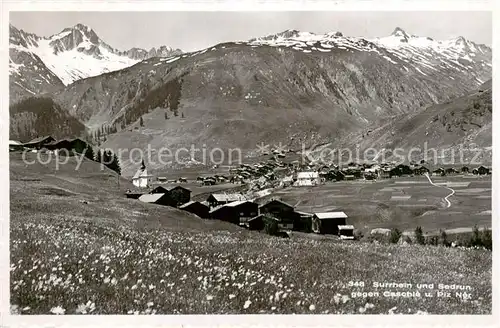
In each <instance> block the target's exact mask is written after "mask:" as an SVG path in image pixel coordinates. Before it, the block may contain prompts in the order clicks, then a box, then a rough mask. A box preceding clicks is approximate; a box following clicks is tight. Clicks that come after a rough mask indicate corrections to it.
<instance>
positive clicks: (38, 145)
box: [23, 136, 56, 149]
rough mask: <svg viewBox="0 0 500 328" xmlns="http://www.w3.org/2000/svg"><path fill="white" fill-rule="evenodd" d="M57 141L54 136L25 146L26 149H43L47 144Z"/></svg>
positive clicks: (27, 143) (30, 142)
mask: <svg viewBox="0 0 500 328" xmlns="http://www.w3.org/2000/svg"><path fill="white" fill-rule="evenodd" d="M54 141H56V139H54V138H52V136H45V137H39V138H35V139H33V140H31V141H28V142H26V143H24V144H23V146H24V147H26V148H34V149H42V148H43V147H44V146H45V145H46V144H49V143H51V142H54Z"/></svg>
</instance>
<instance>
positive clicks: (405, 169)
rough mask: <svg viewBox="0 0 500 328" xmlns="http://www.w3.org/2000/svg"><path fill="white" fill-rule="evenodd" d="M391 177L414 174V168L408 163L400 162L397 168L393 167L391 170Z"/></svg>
mask: <svg viewBox="0 0 500 328" xmlns="http://www.w3.org/2000/svg"><path fill="white" fill-rule="evenodd" d="M390 174H391V177H394V176H396V177H400V176H403V175H411V174H413V170H412V169H411V168H410V167H409V166H408V165H405V164H399V165H398V166H396V167H395V168H393V169H392V170H391V173H390Z"/></svg>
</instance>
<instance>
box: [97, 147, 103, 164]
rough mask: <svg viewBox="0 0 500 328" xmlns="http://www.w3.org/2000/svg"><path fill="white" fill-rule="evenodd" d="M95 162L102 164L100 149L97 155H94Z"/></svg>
mask: <svg viewBox="0 0 500 328" xmlns="http://www.w3.org/2000/svg"><path fill="white" fill-rule="evenodd" d="M95 161H96V162H98V163H101V162H102V151H101V150H100V149H98V150H97V153H96V154H95Z"/></svg>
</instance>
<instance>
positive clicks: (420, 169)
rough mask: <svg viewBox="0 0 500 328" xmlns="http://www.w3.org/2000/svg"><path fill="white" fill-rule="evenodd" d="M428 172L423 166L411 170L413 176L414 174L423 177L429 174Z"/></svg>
mask: <svg viewBox="0 0 500 328" xmlns="http://www.w3.org/2000/svg"><path fill="white" fill-rule="evenodd" d="M429 172H430V171H429V169H428V168H426V167H425V166H423V165H417V166H415V168H414V169H413V174H415V175H424V174H425V173H429Z"/></svg>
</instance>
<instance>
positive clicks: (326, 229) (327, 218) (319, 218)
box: [312, 212, 347, 235]
mask: <svg viewBox="0 0 500 328" xmlns="http://www.w3.org/2000/svg"><path fill="white" fill-rule="evenodd" d="M346 219H347V215H346V214H345V213H344V212H323V213H314V215H313V217H312V231H313V232H315V233H319V234H332V235H337V234H338V233H339V228H338V226H339V225H346Z"/></svg>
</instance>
